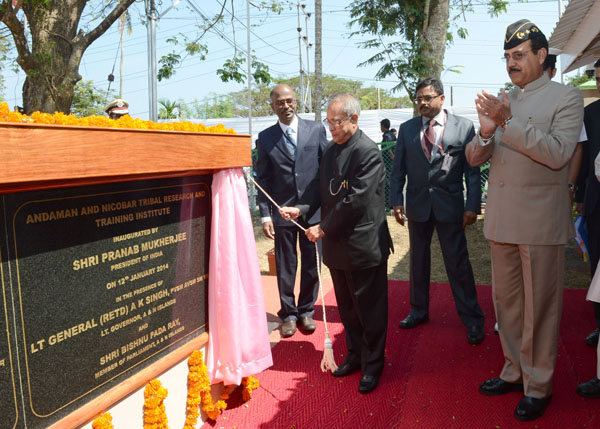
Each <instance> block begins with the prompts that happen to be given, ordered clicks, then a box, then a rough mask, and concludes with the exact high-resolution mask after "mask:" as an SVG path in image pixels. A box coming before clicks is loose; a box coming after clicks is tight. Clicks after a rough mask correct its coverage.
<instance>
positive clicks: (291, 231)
mask: <svg viewBox="0 0 600 429" xmlns="http://www.w3.org/2000/svg"><path fill="white" fill-rule="evenodd" d="M298 244H299V247H300V293H299V295H298V304H297V305H296V298H295V296H294V283H295V282H296V269H297V267H298V250H297V249H298ZM318 245H319V255H321V241H320V240H319V242H318ZM319 259H320V256H319ZM275 266H276V268H277V287H278V289H279V301H280V303H281V310H279V312H278V313H277V315H278V316H279V317H280V318H281V320H283V321H284V322H287V321H289V320H298V318H300V317H312V316H313V314H314V312H315V308H314V307H315V301H316V300H317V296H318V293H319V277H318V273H317V258H316V253H315V244H314V243H311V242H310V241H308V238H306V235H305V234H304V231H302V230H301V229H299V228H298V227H297V226H295V225H292V226H290V227H287V226H275Z"/></svg>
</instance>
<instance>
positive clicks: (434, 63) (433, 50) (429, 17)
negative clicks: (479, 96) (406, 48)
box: [413, 0, 450, 117]
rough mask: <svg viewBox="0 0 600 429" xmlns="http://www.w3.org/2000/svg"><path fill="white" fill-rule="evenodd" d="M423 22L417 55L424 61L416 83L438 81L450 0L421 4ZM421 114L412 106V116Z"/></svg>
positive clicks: (442, 62) (441, 67) (433, 0)
mask: <svg viewBox="0 0 600 429" xmlns="http://www.w3.org/2000/svg"><path fill="white" fill-rule="evenodd" d="M423 6H424V8H426V9H424V10H423V14H424V16H425V21H424V22H423V27H422V31H421V40H422V43H421V47H420V49H419V53H418V55H419V56H421V58H424V59H425V67H424V69H423V72H421V73H420V74H419V78H418V81H419V82H420V81H422V80H423V79H426V78H429V77H435V78H437V79H440V77H441V75H442V70H443V68H444V55H445V53H446V40H447V39H446V33H447V31H448V19H449V17H450V0H428V1H425V2H424V4H423ZM420 114H421V113H420V112H419V110H418V109H417V105H416V104H415V105H413V116H415V117H416V116H419V115H420Z"/></svg>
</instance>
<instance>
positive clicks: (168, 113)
mask: <svg viewBox="0 0 600 429" xmlns="http://www.w3.org/2000/svg"><path fill="white" fill-rule="evenodd" d="M158 104H160V110H159V111H158V119H177V111H178V109H177V106H178V103H177V102H176V101H170V100H167V99H165V98H163V99H160V100H158Z"/></svg>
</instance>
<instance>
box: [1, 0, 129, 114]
mask: <svg viewBox="0 0 600 429" xmlns="http://www.w3.org/2000/svg"><path fill="white" fill-rule="evenodd" d="M134 1H135V0H120V1H115V0H110V1H108V2H107V1H101V2H91V1H88V0H61V1H50V0H17V1H15V6H13V0H2V2H1V3H0V21H1V22H2V23H4V25H6V27H8V29H9V30H10V32H11V34H12V38H13V41H14V45H15V48H16V51H17V63H18V64H19V66H20V67H21V68H22V69H23V71H24V72H25V74H26V75H27V77H26V79H25V83H24V84H23V107H24V109H25V112H26V113H31V112H33V111H35V110H39V111H42V112H47V113H53V112H55V111H57V110H58V111H61V112H66V113H68V112H70V109H71V103H72V101H73V97H74V88H75V84H76V83H77V82H78V81H80V80H81V75H80V74H79V65H80V62H81V58H82V57H83V54H84V52H85V51H86V49H87V48H88V47H89V46H90V45H91V44H92V43H93V42H94V41H95V40H96V39H98V37H100V36H101V35H102V34H104V33H105V32H106V30H108V29H109V28H110V26H111V25H112V24H113V23H114V22H115V21H116V20H117V19H119V17H120V16H121V15H122V14H123V13H124V12H125V11H126V10H127V8H128V7H129V6H130V5H131V4H132V3H133V2H134ZM88 3H96V7H99V10H98V11H94V10H91V9H90V10H89V12H90V13H94V12H95V13H99V14H100V23H99V24H98V25H97V26H96V27H95V28H93V29H91V30H90V31H87V32H85V31H84V30H83V28H81V27H80V20H81V17H82V14H83V12H84V10H85V9H86V6H87V5H88ZM90 7H92V6H90ZM111 8H112V9H111ZM104 10H107V11H109V13H108V14H104V13H102V11H104Z"/></svg>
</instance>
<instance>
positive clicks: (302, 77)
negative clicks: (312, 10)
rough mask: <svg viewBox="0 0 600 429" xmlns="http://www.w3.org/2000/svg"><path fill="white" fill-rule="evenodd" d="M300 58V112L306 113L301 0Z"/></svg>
mask: <svg viewBox="0 0 600 429" xmlns="http://www.w3.org/2000/svg"><path fill="white" fill-rule="evenodd" d="M297 30H298V58H299V60H300V112H301V113H304V112H305V110H304V75H303V73H304V70H302V27H300V1H298V28H297Z"/></svg>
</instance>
